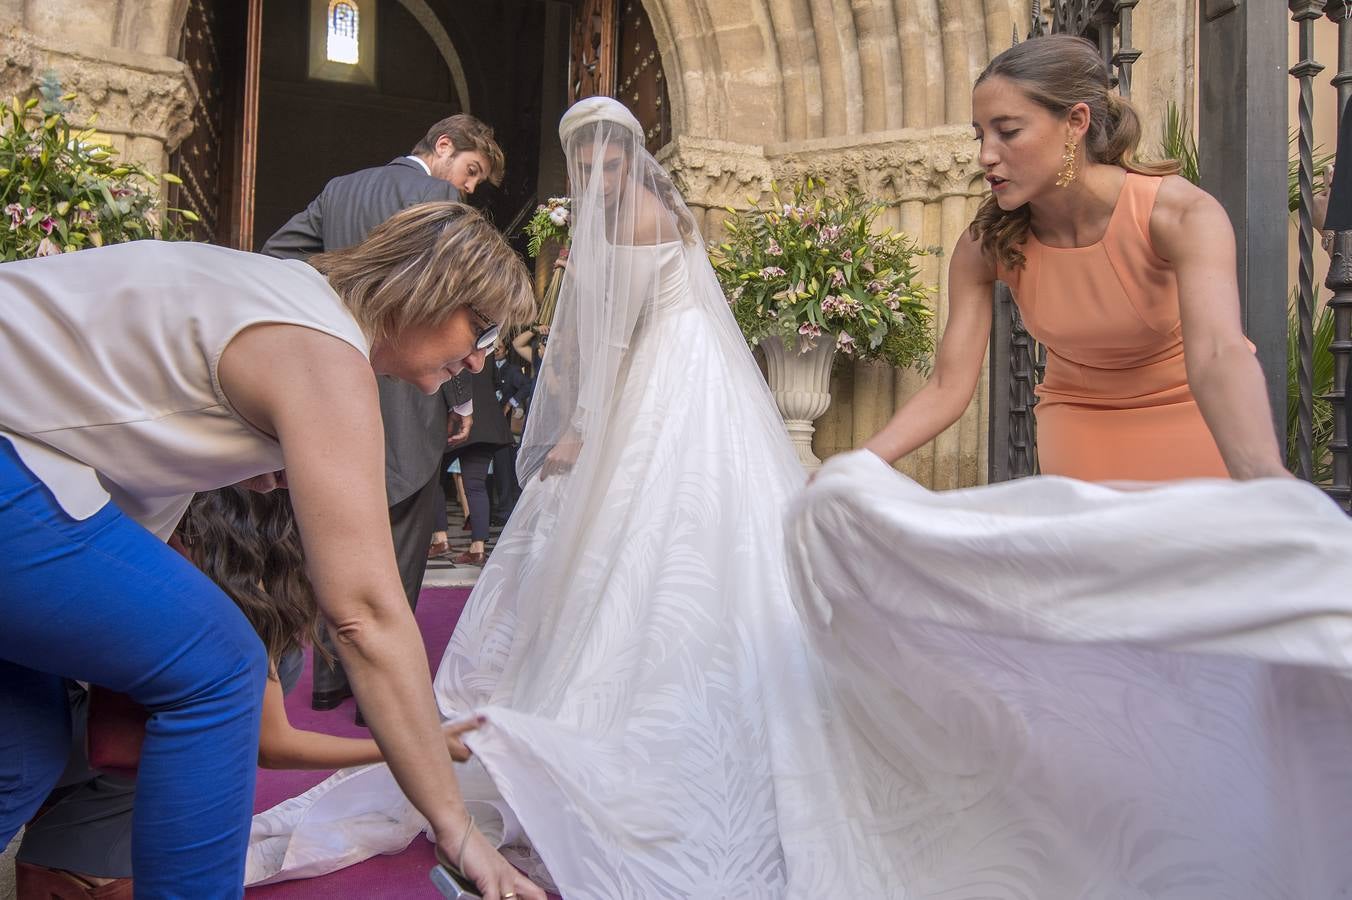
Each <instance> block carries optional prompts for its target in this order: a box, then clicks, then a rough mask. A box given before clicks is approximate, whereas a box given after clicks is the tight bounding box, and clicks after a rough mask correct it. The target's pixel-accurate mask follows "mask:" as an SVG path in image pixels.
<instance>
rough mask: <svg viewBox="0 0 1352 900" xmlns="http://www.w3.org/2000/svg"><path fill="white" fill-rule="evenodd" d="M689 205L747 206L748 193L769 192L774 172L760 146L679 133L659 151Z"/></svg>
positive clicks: (754, 195) (659, 156) (662, 160)
mask: <svg viewBox="0 0 1352 900" xmlns="http://www.w3.org/2000/svg"><path fill="white" fill-rule="evenodd" d="M658 161H659V162H660V163H661V164H662V165H663V166H664V167H665V168H666V169H667V171H668V172H670V173H671V177H672V180H673V181H675V182H676V187H677V188H678V189H679V190H680V191H681V194H682V196H684V197H685V201H686V203H688V204H690V205H691V206H697V207H703V208H705V209H713V208H723V207H728V206H730V207H733V208H734V209H746V208H747V207H748V206H749V204H748V203H747V197H748V195H749V196H751V197H754V198H759V197H761V196H762V195H764V194H768V193H769V192H770V182H771V180H772V179H773V174H772V172H771V169H770V163H769V161H768V160H767V159H766V158H765V151H764V149H763V148H761V147H760V146H759V145H753V144H737V143H733V142H731V141H719V140H713V139H711V138H696V137H686V136H678V137H676V138H675V139H674V140H673V141H672V142H671V143H669V144H667V145H666V146H665V147H663V148H662V150H661V151H660V152H659V153H658Z"/></svg>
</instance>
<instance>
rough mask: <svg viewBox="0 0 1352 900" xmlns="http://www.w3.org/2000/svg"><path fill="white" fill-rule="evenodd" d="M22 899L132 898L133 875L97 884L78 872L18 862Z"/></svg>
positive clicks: (16, 876)
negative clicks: (131, 877)
mask: <svg viewBox="0 0 1352 900" xmlns="http://www.w3.org/2000/svg"><path fill="white" fill-rule="evenodd" d="M14 886H15V887H16V888H17V891H18V892H17V894H16V896H17V898H18V900H132V889H131V879H130V878H114V879H113V880H111V881H109V882H107V883H105V884H94V883H93V882H91V881H89V880H88V879H87V878H84V877H82V876H80V875H76V874H75V873H74V872H64V871H62V870H61V869H49V868H47V867H45V866H34V865H29V864H28V863H15V864H14Z"/></svg>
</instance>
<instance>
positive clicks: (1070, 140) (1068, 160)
mask: <svg viewBox="0 0 1352 900" xmlns="http://www.w3.org/2000/svg"><path fill="white" fill-rule="evenodd" d="M1075 175H1076V172H1075V135H1073V134H1067V135H1066V152H1065V153H1064V154H1062V155H1061V171H1060V172H1058V173H1057V175H1056V186H1057V187H1065V186H1066V185H1068V184H1070V183H1071V182H1072V181H1074V180H1075Z"/></svg>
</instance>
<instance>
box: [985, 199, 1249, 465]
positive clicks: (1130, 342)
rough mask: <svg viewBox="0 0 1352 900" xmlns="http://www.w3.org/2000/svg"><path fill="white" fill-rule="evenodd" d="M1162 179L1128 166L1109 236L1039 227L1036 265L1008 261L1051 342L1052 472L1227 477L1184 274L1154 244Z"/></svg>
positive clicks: (1033, 250)
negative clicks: (1082, 237) (1060, 240)
mask: <svg viewBox="0 0 1352 900" xmlns="http://www.w3.org/2000/svg"><path fill="white" fill-rule="evenodd" d="M1162 180H1163V179H1161V178H1154V177H1150V176H1145V175H1136V174H1133V173H1130V172H1129V173H1127V176H1126V180H1125V182H1124V183H1123V185H1122V192H1121V194H1120V195H1119V197H1118V201H1117V206H1116V207H1115V208H1114V209H1113V213H1112V216H1111V218H1110V219H1109V222H1108V228H1107V231H1106V232H1105V233H1104V235H1103V238H1102V239H1101V240H1099V241H1098V242H1097V243H1095V244H1091V245H1090V246H1087V247H1071V248H1059V247H1049V246H1047V245H1045V244H1043V243H1042V242H1040V241H1039V240H1038V239H1037V238H1036V237H1034V236H1033V235H1032V234H1031V233H1030V234H1029V236H1028V239H1027V240H1026V241H1025V242H1024V244H1023V246H1022V247H1021V249H1022V250H1023V253H1024V256H1025V258H1026V259H1027V262H1026V264H1025V265H1024V267H1023V268H1021V269H1013V270H1011V269H1007V268H1005V267H1004V266H1000V267H999V268H998V273H997V274H998V275H999V277H1000V279H1001V280H1002V281H1004V282H1005V283H1006V284H1007V285H1009V288H1010V290H1011V291H1012V292H1013V294H1014V299H1015V302H1016V303H1017V304H1018V307H1019V311H1020V313H1022V315H1023V322H1024V325H1025V326H1026V327H1027V329H1028V332H1029V334H1031V335H1032V336H1033V337H1034V338H1036V339H1037V340H1038V341H1039V342H1040V343H1042V344H1043V345H1044V346H1045V347H1046V348H1047V370H1046V374H1045V377H1044V379H1043V382H1042V384H1041V385H1039V386H1038V388H1037V389H1036V394H1037V396H1038V404H1037V406H1036V407H1034V412H1035V414H1036V415H1037V428H1038V431H1037V447H1038V460H1039V463H1040V466H1041V470H1042V473H1043V474H1044V475H1066V476H1069V477H1072V478H1079V479H1081V480H1084V481H1122V480H1126V481H1138V480H1139V481H1167V480H1172V479H1179V478H1205V477H1216V478H1225V477H1227V475H1226V470H1225V464H1224V462H1223V461H1222V459H1221V455H1220V451H1219V450H1218V449H1217V447H1216V442H1215V440H1214V439H1213V438H1212V436H1211V432H1210V430H1209V429H1208V428H1207V425H1206V422H1205V421H1204V420H1203V419H1202V414H1201V411H1200V410H1199V409H1198V407H1197V401H1196V399H1194V397H1193V395H1192V390H1191V389H1190V388H1189V387H1188V376H1187V372H1186V370H1185V369H1184V365H1183V327H1182V320H1181V315H1180V313H1179V305H1178V279H1177V277H1176V275H1175V273H1174V270H1173V268H1172V266H1171V265H1170V264H1169V263H1168V262H1166V261H1165V260H1163V259H1160V257H1159V256H1157V255H1156V254H1155V252H1154V250H1153V248H1152V247H1151V244H1150V214H1151V211H1152V210H1153V209H1154V208H1155V197H1156V195H1157V194H1158V193H1159V187H1160V183H1161V181H1162Z"/></svg>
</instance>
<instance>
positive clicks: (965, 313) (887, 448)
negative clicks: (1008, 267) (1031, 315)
mask: <svg viewBox="0 0 1352 900" xmlns="http://www.w3.org/2000/svg"><path fill="white" fill-rule="evenodd" d="M994 285H995V270H994V267H993V266H992V265H991V264H990V262H989V261H988V260H987V259H986V257H985V255H984V254H983V253H982V252H981V246H980V245H979V244H978V243H977V242H976V241H975V240H974V239H973V238H972V236H971V234H970V233H968V232H966V231H964V232H963V233H962V239H961V240H959V241H958V245H957V247H956V248H954V250H953V256H952V258H951V259H950V261H949V265H948V323H947V325H946V326H945V327H944V334H943V340H942V341H940V343H939V350H938V354H937V358H936V359H935V362H934V373H933V374H932V375H931V376H930V378H929V380H928V381H926V382H925V385H924V387H922V388H921V389H920V390H918V391H916V393H915V396H913V397H911V399H909V400H907V401H906V404H905V405H904V406H902V407H901V409H899V410H897V412H896V414H895V415H893V416H892V418H891V420H890V421H888V423H887V424H886V425H884V426H883V427H882V430H881V431H879V432H878V433H877V434H875V435H874V436H873V437H871V438H869V439H868V440H867V441H866V442H865V443H864V449H866V450H871V451H872V452H873V453H876V454H877V455H878V456H880V457H882V459H883V461H884V462H886V463H888V464H889V465H890V464H891V463H894V462H896V461H897V460H899V459H901V458H902V457H903V456H905V455H906V454H908V453H910V452H911V451H913V450H915V449H916V448H917V447H921V446H923V445H925V444H927V443H928V442H930V441H932V440H933V439H934V438H935V437H936V436H938V434H939V433H940V432H942V431H943V430H944V429H945V428H947V427H948V426H950V425H952V424H953V423H954V422H956V421H957V420H958V417H959V416H961V415H962V412H963V410H964V409H966V408H967V404H968V403H970V402H971V400H972V393H973V392H974V391H975V390H976V384H977V379H979V378H980V377H981V364H982V362H983V361H984V360H985V359H986V353H987V347H988V344H989V341H990V332H991V291H992V289H993V288H994Z"/></svg>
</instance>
